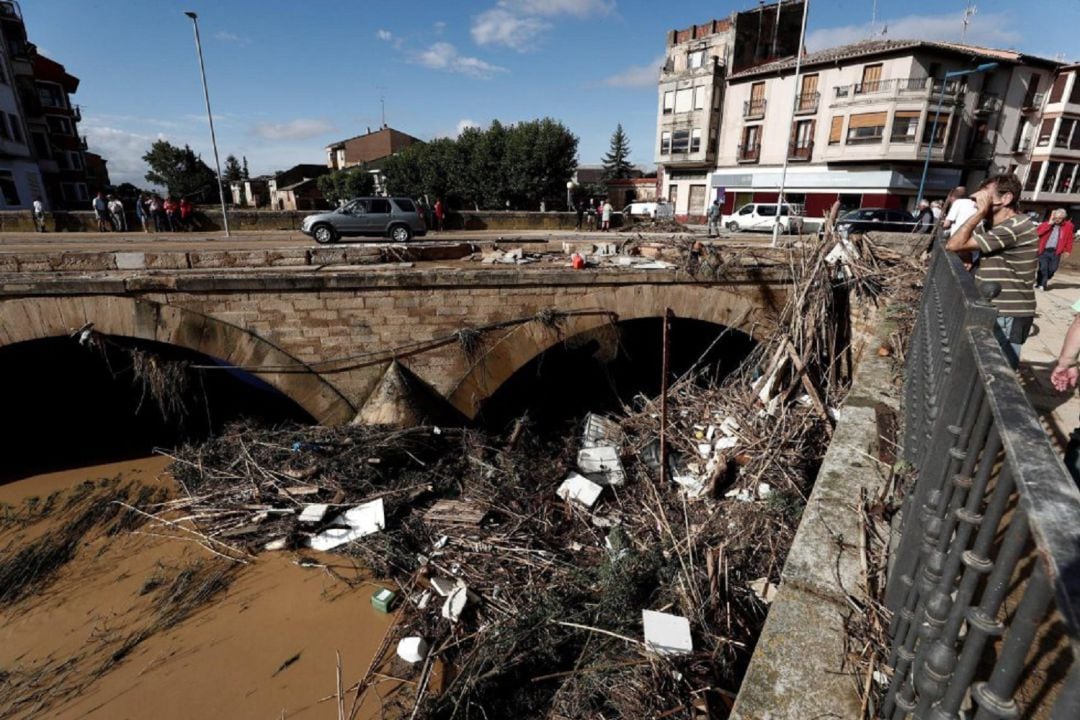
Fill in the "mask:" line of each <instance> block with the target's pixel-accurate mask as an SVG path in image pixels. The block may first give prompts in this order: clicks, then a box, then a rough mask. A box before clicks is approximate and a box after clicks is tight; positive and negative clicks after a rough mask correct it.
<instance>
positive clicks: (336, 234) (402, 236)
mask: <svg viewBox="0 0 1080 720" xmlns="http://www.w3.org/2000/svg"><path fill="white" fill-rule="evenodd" d="M300 231H301V232H302V233H304V234H305V235H310V236H311V237H313V238H315V242H317V243H320V244H325V243H332V242H335V241H336V240H337V239H338V238H340V237H343V236H346V235H381V236H383V237H389V238H390V239H392V240H395V241H397V242H405V241H407V240H410V239H411V238H412V237H413V236H414V235H416V236H423V235H426V234H427V225H425V224H424V216H423V215H422V214H421V212H420V209H419V208H418V207H417V205H416V203H415V202H414V201H413V200H410V199H409V198H401V197H361V198H355V199H353V200H350V201H349V202H347V203H345V204H344V205H342V206H341V207H339V208H338V209H337V210H331V211H330V212H324V213H319V214H317V215H308V216H307V217H306V218H304V222H303V223H301V225H300Z"/></svg>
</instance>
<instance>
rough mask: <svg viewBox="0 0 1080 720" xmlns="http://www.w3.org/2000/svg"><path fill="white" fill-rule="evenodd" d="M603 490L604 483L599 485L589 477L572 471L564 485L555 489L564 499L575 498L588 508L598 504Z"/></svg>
mask: <svg viewBox="0 0 1080 720" xmlns="http://www.w3.org/2000/svg"><path fill="white" fill-rule="evenodd" d="M602 492H604V487H603V486H602V485H597V484H596V483H594V482H593V481H592V480H590V479H589V478H587V477H585V476H583V475H578V474H577V473H570V476H569V477H568V478H566V479H565V480H563V483H562V485H560V486H559V489H558V490H556V491H555V493H556V494H557V495H558V496H559V497H561V498H562V499H563V500H566V501H570V500H573V501H575V502H577V503H580V504H581V505H584V506H585V507H587V508H591V507H592V506H593V505H595V504H596V501H597V500H599V499H600V493H602Z"/></svg>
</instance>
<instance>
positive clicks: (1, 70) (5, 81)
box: [0, 62, 8, 85]
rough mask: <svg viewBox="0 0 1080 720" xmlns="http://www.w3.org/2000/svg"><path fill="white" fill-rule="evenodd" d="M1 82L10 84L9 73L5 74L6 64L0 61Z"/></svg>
mask: <svg viewBox="0 0 1080 720" xmlns="http://www.w3.org/2000/svg"><path fill="white" fill-rule="evenodd" d="M0 83H3V84H5V85H7V84H8V80H7V75H5V74H4V64H3V63H2V62H0Z"/></svg>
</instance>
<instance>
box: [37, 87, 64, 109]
mask: <svg viewBox="0 0 1080 720" xmlns="http://www.w3.org/2000/svg"><path fill="white" fill-rule="evenodd" d="M38 99H39V100H41V104H42V105H44V106H45V107H54V108H63V107H67V103H65V102H64V91H63V90H62V89H61V88H60V86H59V85H56V84H55V83H38Z"/></svg>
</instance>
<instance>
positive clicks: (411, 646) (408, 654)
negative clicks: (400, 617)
mask: <svg viewBox="0 0 1080 720" xmlns="http://www.w3.org/2000/svg"><path fill="white" fill-rule="evenodd" d="M427 654H428V644H427V641H426V640H424V638H422V637H416V636H415V635H414V636H412V637H404V638H401V639H400V640H398V645H397V655H398V657H399V658H401V659H402V660H404V661H405V662H407V663H411V664H416V663H418V662H423V661H424V658H426V657H427Z"/></svg>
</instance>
